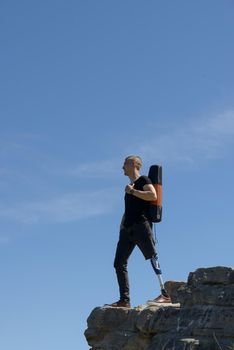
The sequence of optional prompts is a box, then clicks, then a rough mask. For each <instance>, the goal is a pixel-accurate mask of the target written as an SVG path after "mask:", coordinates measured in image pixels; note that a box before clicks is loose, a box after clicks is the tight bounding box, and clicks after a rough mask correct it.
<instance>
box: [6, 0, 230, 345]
mask: <svg viewBox="0 0 234 350" xmlns="http://www.w3.org/2000/svg"><path fill="white" fill-rule="evenodd" d="M0 39H1V55H0V63H1V79H0V91H1V102H0V121H1V128H0V191H1V200H0V266H1V299H0V304H1V305H0V310H1V312H0V328H1V337H0V347H1V349H4V350H15V349H17V350H32V349H33V350H42V349H43V350H51V349H56V350H64V349H70V350H75V349H79V350H86V349H88V345H87V344H86V341H85V339H84V336H83V332H84V330H85V328H86V319H87V317H88V315H89V313H90V312H91V310H92V309H93V308H94V307H96V306H100V305H103V304H104V303H108V302H113V301H116V300H117V299H118V287H117V283H116V279H115V272H114V269H113V267H112V265H113V258H114V254H115V247H116V243H117V239H118V229H119V221H120V218H121V216H122V213H123V195H124V192H123V189H124V187H125V185H126V184H127V183H128V179H127V178H126V177H124V176H123V172H122V169H121V168H122V163H123V159H124V157H125V156H127V155H129V154H139V155H140V156H142V158H143V162H144V166H143V170H142V173H144V174H147V173H148V168H149V166H150V165H151V164H155V163H159V164H162V166H163V221H162V223H160V224H158V225H157V237H158V252H159V258H160V262H161V267H162V270H163V272H164V279H165V280H186V278H187V275H188V273H189V272H190V271H194V270H195V269H196V268H198V267H208V266H216V265H224V266H232V265H233V245H234V239H233V178H234V162H233V155H234V150H233V146H234V102H233V101H234V70H233V62H234V45H233V43H234V3H233V1H231V0H225V1H216V0H207V1H201V0H197V1H185V0H184V1H182V0H181V1H180V0H179V1H173V2H172V1H171V2H169V1H164V2H162V1H157V0H154V1H144V2H143V1H138V0H137V1H132V0H127V1H122V2H121V1H118V2H114V1H109V0H108V1H107V0H101V1H90V0H89V1H67V2H65V1H60V0H59V1H54V0H47V1H44V0H42V1H40V2H35V1H28V0H26V1H21V2H18V1H15V0H12V1H5V0H3V1H2V2H1V5H0ZM129 273H130V282H131V297H132V304H133V306H136V305H138V304H142V303H144V302H145V300H147V299H148V298H152V297H155V296H156V295H157V294H158V293H159V286H158V283H157V281H156V279H155V277H154V273H153V271H152V269H151V267H150V265H149V263H148V262H146V261H145V260H144V258H143V256H142V255H141V253H140V252H139V251H138V250H137V249H136V250H135V251H134V253H133V255H132V257H131V258H130V261H129Z"/></svg>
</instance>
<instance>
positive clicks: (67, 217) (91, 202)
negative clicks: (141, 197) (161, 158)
mask: <svg viewBox="0 0 234 350" xmlns="http://www.w3.org/2000/svg"><path fill="white" fill-rule="evenodd" d="M116 194H117V191H115V189H103V190H100V191H96V192H91V193H88V192H83V193H74V194H66V195H63V196H61V197H58V198H53V199H48V200H45V201H40V202H30V203H29V202H27V203H21V204H19V205H17V206H12V207H8V208H0V217H2V218H5V219H10V220H15V221H18V222H21V223H28V224H30V223H37V222H57V223H58V222H71V221H78V220H81V219H84V218H87V217H92V216H98V215H103V214H107V213H108V212H110V211H111V210H112V209H113V207H114V205H115V201H116V198H117V195H116Z"/></svg>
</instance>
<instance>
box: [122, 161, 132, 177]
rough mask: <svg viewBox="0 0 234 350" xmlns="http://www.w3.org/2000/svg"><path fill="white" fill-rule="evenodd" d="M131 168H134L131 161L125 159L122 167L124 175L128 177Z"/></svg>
mask: <svg viewBox="0 0 234 350" xmlns="http://www.w3.org/2000/svg"><path fill="white" fill-rule="evenodd" d="M133 168H134V161H133V159H125V161H124V165H123V170H124V175H126V176H128V175H130V174H131V173H132V170H133Z"/></svg>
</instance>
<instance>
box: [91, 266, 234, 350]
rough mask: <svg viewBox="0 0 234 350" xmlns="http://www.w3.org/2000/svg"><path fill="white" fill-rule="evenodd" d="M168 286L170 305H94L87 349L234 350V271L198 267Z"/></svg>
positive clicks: (167, 283)
mask: <svg viewBox="0 0 234 350" xmlns="http://www.w3.org/2000/svg"><path fill="white" fill-rule="evenodd" d="M166 288H167V290H168V291H169V292H170V295H171V297H172V304H168V306H160V305H159V306H153V307H149V306H146V305H141V306H138V307H136V308H132V309H126V308H111V307H97V308H95V309H94V310H93V311H92V312H91V314H90V316H89V317H88V320H87V323H88V328H87V329H86V331H85V337H86V339H87V342H88V344H89V345H90V347H91V350H193V349H194V350H216V349H217V350H234V269H232V268H229V267H222V266H218V267H210V268H199V269H197V270H196V271H195V272H191V273H190V274H189V276H188V281H187V283H185V282H173V281H169V282H166Z"/></svg>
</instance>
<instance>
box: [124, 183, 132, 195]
mask: <svg viewBox="0 0 234 350" xmlns="http://www.w3.org/2000/svg"><path fill="white" fill-rule="evenodd" d="M133 189H134V184H133V185H127V186H126V187H125V192H126V193H128V194H130V191H131V190H133Z"/></svg>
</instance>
